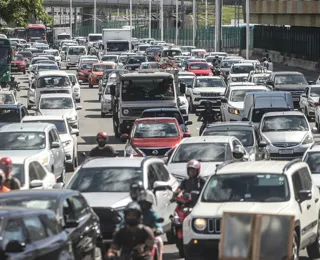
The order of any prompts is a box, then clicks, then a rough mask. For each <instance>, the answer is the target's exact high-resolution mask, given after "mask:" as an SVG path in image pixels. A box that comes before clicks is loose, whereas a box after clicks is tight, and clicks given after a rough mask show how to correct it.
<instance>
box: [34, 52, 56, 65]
mask: <svg viewBox="0 0 320 260" xmlns="http://www.w3.org/2000/svg"><path fill="white" fill-rule="evenodd" d="M38 57H47V58H48V59H49V60H51V61H54V62H55V63H56V64H57V65H58V63H57V62H56V58H55V56H54V55H50V54H48V53H41V54H40V55H39V56H38Z"/></svg>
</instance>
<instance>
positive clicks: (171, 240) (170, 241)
mask: <svg viewBox="0 0 320 260" xmlns="http://www.w3.org/2000/svg"><path fill="white" fill-rule="evenodd" d="M166 237H167V242H168V244H174V243H175V242H176V238H175V235H174V233H173V228H172V227H171V229H170V231H168V232H167V233H166Z"/></svg>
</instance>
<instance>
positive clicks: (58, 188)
mask: <svg viewBox="0 0 320 260" xmlns="http://www.w3.org/2000/svg"><path fill="white" fill-rule="evenodd" d="M63 187H64V183H63V182H58V183H56V184H55V185H53V186H52V188H53V189H56V190H60V189H62V188H63Z"/></svg>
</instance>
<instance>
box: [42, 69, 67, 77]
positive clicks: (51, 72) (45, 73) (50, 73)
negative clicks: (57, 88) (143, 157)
mask: <svg viewBox="0 0 320 260" xmlns="http://www.w3.org/2000/svg"><path fill="white" fill-rule="evenodd" d="M49 76H65V77H68V74H67V72H65V71H62V70H45V71H40V72H39V76H38V77H49Z"/></svg>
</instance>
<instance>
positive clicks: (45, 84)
mask: <svg viewBox="0 0 320 260" xmlns="http://www.w3.org/2000/svg"><path fill="white" fill-rule="evenodd" d="M67 86H71V83H70V80H69V77H68V76H48V77H41V78H39V79H38V85H37V88H50V87H67Z"/></svg>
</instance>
